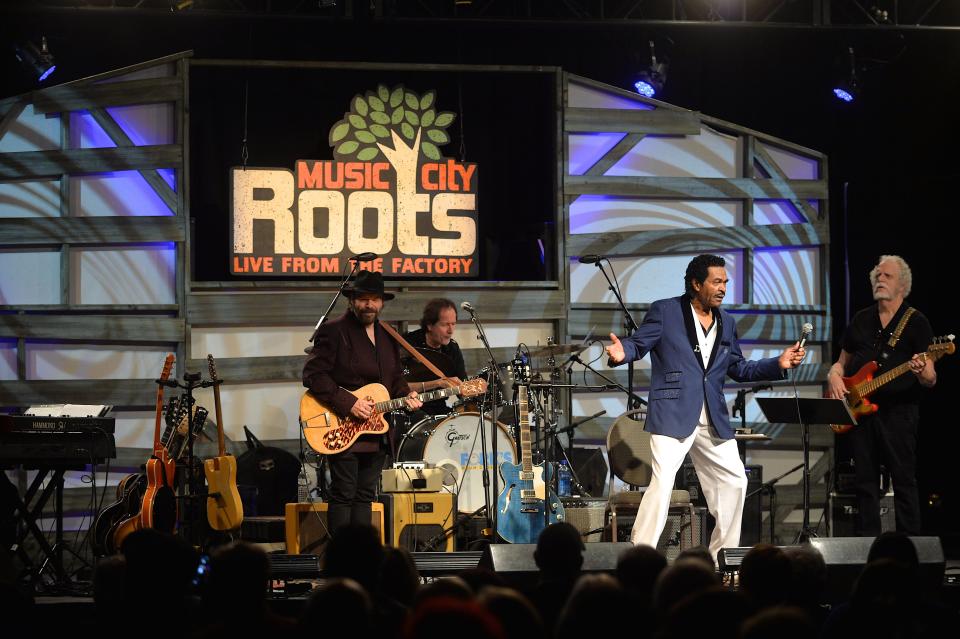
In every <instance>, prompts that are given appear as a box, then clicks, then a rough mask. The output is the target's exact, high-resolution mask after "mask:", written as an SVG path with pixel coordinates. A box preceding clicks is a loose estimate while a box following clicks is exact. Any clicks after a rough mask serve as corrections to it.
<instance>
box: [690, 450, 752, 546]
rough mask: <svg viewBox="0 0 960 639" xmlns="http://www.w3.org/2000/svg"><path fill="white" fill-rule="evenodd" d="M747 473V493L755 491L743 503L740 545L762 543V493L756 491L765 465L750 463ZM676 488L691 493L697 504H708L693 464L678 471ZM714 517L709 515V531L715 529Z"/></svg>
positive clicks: (691, 497) (694, 502)
mask: <svg viewBox="0 0 960 639" xmlns="http://www.w3.org/2000/svg"><path fill="white" fill-rule="evenodd" d="M744 470H745V471H746V473H747V494H748V495H750V493H754V494H753V495H750V497H748V498H747V501H746V502H745V503H744V504H743V520H742V523H741V527H740V545H741V546H746V547H750V546H753V545H755V544H758V543H760V539H761V527H762V523H761V522H762V520H763V513H762V509H761V504H760V493H759V492H755V491H756V490H757V489H758V488H760V486H761V485H762V484H763V466H760V465H758V464H748V465H746V466H745V467H744ZM676 488H677V489H679V490H686V491H688V492H689V493H690V501H692V502H693V504H694V505H695V506H706V505H707V500H706V498H705V497H704V495H703V490H702V489H701V488H700V479H699V477H697V471H696V470H695V469H694V467H693V464H684V465H683V467H682V468H681V469H680V472H679V473H677V481H676ZM713 526H714V521H713V517H712V516H709V515H708V517H707V533H710V532H712V531H713Z"/></svg>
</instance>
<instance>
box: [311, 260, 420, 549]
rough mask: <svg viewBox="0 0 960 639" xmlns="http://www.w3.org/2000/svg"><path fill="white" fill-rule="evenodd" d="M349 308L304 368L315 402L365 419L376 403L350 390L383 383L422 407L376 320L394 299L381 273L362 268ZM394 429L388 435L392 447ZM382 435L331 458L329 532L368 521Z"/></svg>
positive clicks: (321, 334) (327, 328)
mask: <svg viewBox="0 0 960 639" xmlns="http://www.w3.org/2000/svg"><path fill="white" fill-rule="evenodd" d="M344 292H345V293H346V294H347V297H348V299H349V300H350V308H349V309H348V310H347V312H346V313H344V314H343V316H342V317H339V318H337V319H335V320H331V321H330V322H327V323H326V324H324V325H323V326H321V327H320V330H319V331H318V332H317V338H316V341H314V344H313V350H312V351H311V352H310V355H309V357H308V358H307V363H306V365H305V366H304V368H303V385H304V386H306V387H307V388H309V389H310V392H312V393H313V394H314V396H316V398H317V400H319V401H320V402H322V403H324V404H327V405H328V406H330V407H331V408H332V409H333V410H334V411H335V412H336V413H337V414H339V415H341V416H347V415H352V416H354V417H356V418H357V419H361V420H366V419H368V418H369V417H370V416H371V415H372V414H373V411H374V402H372V401H370V400H368V399H360V398H358V397H356V396H355V395H353V394H352V393H350V392H348V391H353V390H357V389H358V388H360V387H362V386H366V385H367V384H383V385H384V386H385V387H386V388H387V390H388V391H389V392H390V396H391V397H404V396H406V397H407V402H406V403H407V408H408V409H410V410H415V409H417V408H420V406H422V403H421V402H420V401H419V400H418V399H416V398H417V392H416V391H411V390H410V388H409V387H408V386H407V383H406V382H405V381H404V380H403V377H402V375H401V373H402V367H401V365H400V353H399V350H398V345H397V343H396V342H395V341H394V340H393V339H392V338H391V337H390V336H389V335H388V334H387V333H386V331H384V329H383V327H381V326H380V323H379V321H378V319H379V316H380V312H381V311H382V310H383V303H384V302H385V301H387V300H392V299H393V297H394V296H393V294H392V293H385V292H384V290H383V275H381V274H380V273H377V272H370V271H360V272H359V273H358V274H357V277H356V279H355V280H354V282H353V285H352V286H347V287H345V288H344ZM393 433H394V431H393V429H391V430H389V431H388V433H387V435H388V437H389V439H390V443H391V448H392V447H393V446H392V444H393ZM383 439H384V438H383V436H380V435H362V436H361V437H360V438H359V439H357V441H356V442H354V444H353V445H352V446H350V447H349V448H347V449H346V450H344V451H343V452H341V453H338V454H336V455H331V456H330V457H329V460H328V461H329V464H330V479H331V485H330V505H329V510H328V512H327V524H328V527H329V529H330V532H331V534H332V533H334V532H335V531H336V530H337V529H338V528H340V527H342V526H345V525H347V524H365V525H369V524H370V510H371V506H370V504H371V503H372V502H373V500H374V499H375V498H376V495H377V482H378V480H379V478H380V471H381V470H382V469H383V462H384V458H385V456H386V451H385V449H384V447H383V443H384V442H383Z"/></svg>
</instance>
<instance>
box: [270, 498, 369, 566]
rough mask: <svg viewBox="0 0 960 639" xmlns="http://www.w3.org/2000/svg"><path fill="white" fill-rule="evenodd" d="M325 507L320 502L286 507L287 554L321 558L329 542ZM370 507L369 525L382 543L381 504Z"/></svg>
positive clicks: (324, 504)
mask: <svg viewBox="0 0 960 639" xmlns="http://www.w3.org/2000/svg"><path fill="white" fill-rule="evenodd" d="M327 506H328V504H326V503H322V502H316V503H306V504H287V505H286V508H285V524H286V526H285V527H286V538H287V553H289V554H291V555H298V554H308V555H319V556H320V557H323V553H324V551H325V550H326V546H327V542H328V541H330V532H329V530H328V528H327ZM372 506H373V509H372V512H371V513H370V523H371V524H372V525H373V527H374V528H376V529H377V530H379V531H380V542H381V543H383V541H384V536H383V504H378V503H374V504H372Z"/></svg>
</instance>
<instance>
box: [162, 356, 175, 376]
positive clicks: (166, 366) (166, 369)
mask: <svg viewBox="0 0 960 639" xmlns="http://www.w3.org/2000/svg"><path fill="white" fill-rule="evenodd" d="M176 359H177V358H176V356H175V355H174V354H173V353H167V358H166V359H165V360H163V371H162V372H161V373H160V381H164V382H165V381H167V380H168V379H170V371H172V370H173V362H174V361H176Z"/></svg>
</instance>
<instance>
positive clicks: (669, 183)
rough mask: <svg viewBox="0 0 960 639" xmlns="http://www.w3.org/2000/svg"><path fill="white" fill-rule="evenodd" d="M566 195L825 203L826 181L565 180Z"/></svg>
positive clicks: (572, 176)
mask: <svg viewBox="0 0 960 639" xmlns="http://www.w3.org/2000/svg"><path fill="white" fill-rule="evenodd" d="M564 193H565V194H566V195H568V196H569V195H616V196H621V197H648V198H657V199H673V200H713V201H721V200H742V199H744V198H754V199H757V200H785V199H797V198H800V199H808V200H816V199H825V198H826V197H827V182H826V180H778V179H766V180H758V179H748V178H694V177H646V176H642V177H638V176H629V177H620V176H615V177H611V176H579V175H567V176H565V177H564Z"/></svg>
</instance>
